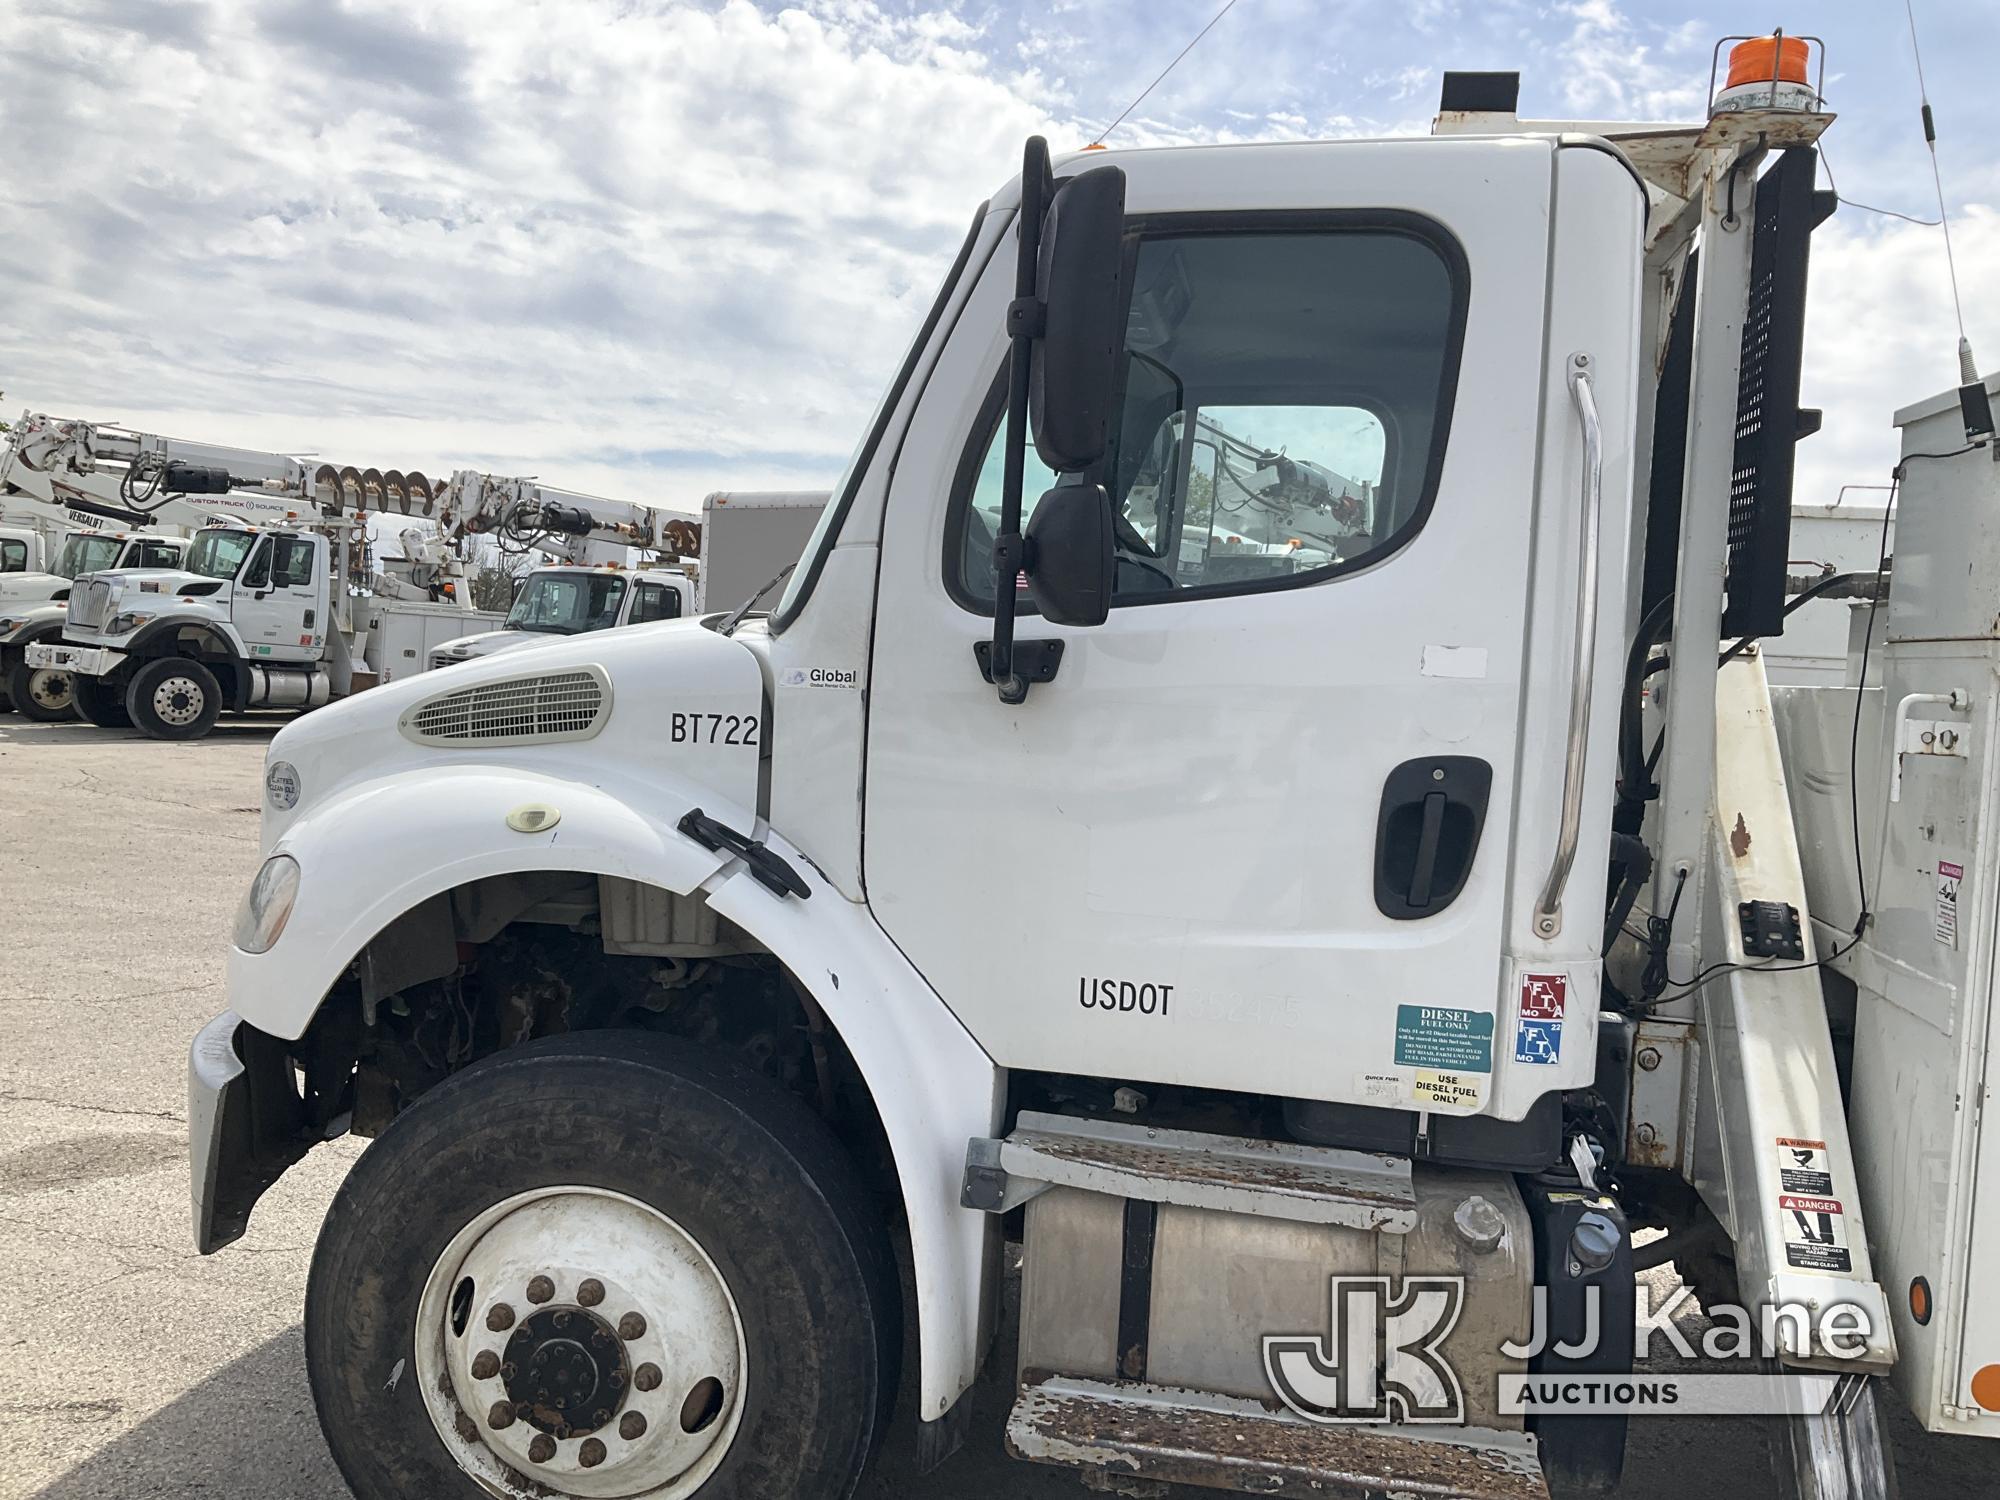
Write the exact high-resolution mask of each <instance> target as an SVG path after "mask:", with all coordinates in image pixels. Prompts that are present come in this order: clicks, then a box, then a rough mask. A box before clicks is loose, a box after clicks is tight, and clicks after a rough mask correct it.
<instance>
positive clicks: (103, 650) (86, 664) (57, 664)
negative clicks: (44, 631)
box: [24, 641, 125, 677]
mask: <svg viewBox="0 0 2000 1500" xmlns="http://www.w3.org/2000/svg"><path fill="white" fill-rule="evenodd" d="M24 655H25V657H26V659H27V663H28V665H29V666H31V667H54V668H56V669H57V670H59V671H63V672H75V673H77V674H78V675H80V676H83V677H108V676H110V675H111V674H112V673H113V672H115V671H117V670H118V664H119V663H120V662H122V661H124V660H125V653H124V652H123V651H113V650H112V649H111V648H110V647H109V646H64V645H56V644H53V643H51V642H47V641H37V642H36V643H35V644H34V645H32V646H30V647H28V649H27V651H26V652H25V653H24Z"/></svg>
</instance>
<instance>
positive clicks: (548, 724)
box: [399, 666, 611, 745]
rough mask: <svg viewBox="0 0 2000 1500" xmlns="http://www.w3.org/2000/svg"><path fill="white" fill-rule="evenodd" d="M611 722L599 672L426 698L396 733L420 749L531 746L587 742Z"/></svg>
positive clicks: (606, 687)
mask: <svg viewBox="0 0 2000 1500" xmlns="http://www.w3.org/2000/svg"><path fill="white" fill-rule="evenodd" d="M610 717H611V681H610V679H609V678H608V677H607V676H606V675H605V673H604V669H603V668H602V667H596V666H589V667H578V668H575V669H573V670H570V671H566V672H547V673H542V674H540V675H537V676H533V677H509V678H506V679H504V680H502V681H499V682H482V683H479V684H477V685H476V686H473V687H462V688H459V689H457V690H455V691H453V692H449V693H441V694H439V695H438V696H437V697H435V698H429V699H426V700H425V701H424V702H422V703H419V704H418V705H417V706H416V707H415V708H412V709H409V710H407V711H405V713H404V714H403V717H402V720H401V723H400V726H399V727H400V728H401V729H402V731H403V733H404V735H405V736H407V737H408V738H410V739H412V740H415V741H416V742H417V743H418V744H419V745H530V744H535V745H539V744H547V743H551V742H553V741H557V740H587V739H589V738H590V737H591V736H593V735H595V734H596V733H597V732H598V730H600V729H602V728H603V727H604V721H605V720H606V719H608V718H610Z"/></svg>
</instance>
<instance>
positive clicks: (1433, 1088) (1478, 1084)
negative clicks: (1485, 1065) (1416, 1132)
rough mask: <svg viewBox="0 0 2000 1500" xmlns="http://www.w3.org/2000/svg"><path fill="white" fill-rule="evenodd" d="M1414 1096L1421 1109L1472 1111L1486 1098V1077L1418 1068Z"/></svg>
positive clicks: (1480, 1074) (1478, 1074)
mask: <svg viewBox="0 0 2000 1500" xmlns="http://www.w3.org/2000/svg"><path fill="white" fill-rule="evenodd" d="M1416 1096H1417V1103H1418V1105H1420V1106H1423V1107H1427V1108H1433V1109H1462V1110H1467V1111H1474V1110H1477V1109H1478V1108H1479V1105H1480V1102H1481V1101H1482V1100H1483V1099H1484V1098H1485V1097H1486V1075H1485V1074H1483V1073H1439V1072H1435V1071H1433V1070H1431V1069H1428V1068H1419V1069H1417V1081H1416Z"/></svg>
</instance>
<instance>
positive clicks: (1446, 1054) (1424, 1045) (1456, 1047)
mask: <svg viewBox="0 0 2000 1500" xmlns="http://www.w3.org/2000/svg"><path fill="white" fill-rule="evenodd" d="M1396 1061H1397V1063H1398V1064H1399V1065H1401V1066H1403V1067H1406V1068H1441V1069H1447V1070H1449V1071H1451V1072H1454V1073H1491V1072H1492V1071H1493V1015H1492V1012H1490V1011H1478V1010H1454V1009H1451V1008H1449V1007H1446V1006H1442V1005H1399V1006H1397V1007H1396ZM1419 1092H1421V1082H1420V1083H1419Z"/></svg>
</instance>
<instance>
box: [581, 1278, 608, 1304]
mask: <svg viewBox="0 0 2000 1500" xmlns="http://www.w3.org/2000/svg"><path fill="white" fill-rule="evenodd" d="M603 1300H604V1283H603V1282H601V1281H599V1280H598V1279H597V1278H596V1277H595V1276H590V1277H586V1278H585V1279H584V1280H582V1281H580V1282H578V1283H577V1288H576V1301H577V1306H579V1307H595V1306H597V1304H598V1303H600V1302H602V1301H603Z"/></svg>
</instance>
